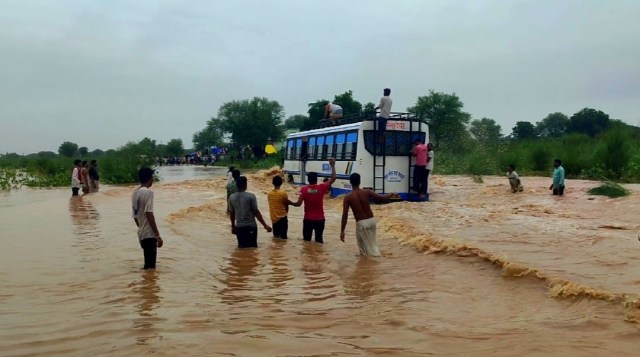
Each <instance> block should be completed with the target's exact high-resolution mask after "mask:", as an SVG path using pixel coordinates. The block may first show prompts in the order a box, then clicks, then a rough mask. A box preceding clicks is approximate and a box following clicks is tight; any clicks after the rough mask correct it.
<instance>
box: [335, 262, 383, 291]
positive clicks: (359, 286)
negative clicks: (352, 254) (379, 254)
mask: <svg viewBox="0 0 640 357" xmlns="http://www.w3.org/2000/svg"><path fill="white" fill-rule="evenodd" d="M357 259H358V261H357V262H356V265H355V268H354V269H353V271H352V272H350V273H347V274H346V276H345V277H344V292H345V293H346V294H347V295H350V296H353V297H354V298H357V299H360V300H366V299H368V298H370V297H371V296H373V295H375V294H376V293H377V292H378V290H379V286H378V274H379V272H378V266H379V265H380V259H377V258H370V257H358V258H357Z"/></svg>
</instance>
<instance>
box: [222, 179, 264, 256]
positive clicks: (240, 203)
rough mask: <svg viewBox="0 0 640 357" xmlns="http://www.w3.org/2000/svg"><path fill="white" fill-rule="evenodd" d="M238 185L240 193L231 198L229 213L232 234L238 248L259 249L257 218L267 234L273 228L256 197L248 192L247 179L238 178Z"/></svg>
mask: <svg viewBox="0 0 640 357" xmlns="http://www.w3.org/2000/svg"><path fill="white" fill-rule="evenodd" d="M236 185H237V186H238V192H236V193H234V194H233V195H231V197H229V209H228V211H229V218H230V219H231V234H235V235H236V238H237V239H238V248H257V247H258V225H257V224H256V218H257V219H258V221H260V224H262V226H263V227H264V229H265V230H266V231H267V232H271V227H269V225H267V223H266V222H265V221H264V218H262V213H260V210H259V209H258V200H257V199H256V195H254V194H253V193H250V192H247V178H246V177H244V176H240V177H238V178H237V179H236Z"/></svg>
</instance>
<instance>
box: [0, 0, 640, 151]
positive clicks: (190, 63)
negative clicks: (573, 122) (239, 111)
mask: <svg viewBox="0 0 640 357" xmlns="http://www.w3.org/2000/svg"><path fill="white" fill-rule="evenodd" d="M639 17H640V2H638V1H635V0H633V1H631V0H616V1H608V2H605V1H596V0H584V1H577V0H564V1H549V0H547V1H506V0H505V1H498V0H496V1H474V2H471V1H417V0H416V1H410V0H403V1H397V2H391V1H373V0H370V1H294V0H286V1H285V0H280V1H268V2H267V1H227V2H220V1H170V0H164V1H152V0H146V1H135V2H132V1H108V2H107V1H104V2H86V1H57V2H52V1H46V0H41V1H28V2H25V1H16V0H13V1H6V0H5V1H3V5H2V11H1V12H0V26H1V27H2V29H3V31H2V32H0V51H1V54H2V57H1V58H2V60H1V62H0V63H1V64H2V65H1V66H0V78H2V81H0V152H7V151H9V152H12V151H17V152H25V153H29V152H34V151H39V150H52V151H55V150H56V149H57V147H58V145H59V144H60V143H61V142H62V141H65V140H70V141H74V142H77V143H78V144H79V145H81V146H88V147H89V148H90V149H94V148H102V149H107V148H114V147H117V146H120V145H122V144H124V143H126V142H127V141H129V140H139V139H141V138H142V137H144V136H148V137H151V138H155V139H157V140H159V141H164V142H166V141H168V140H169V139H171V138H176V137H178V138H182V139H183V140H184V141H185V143H186V144H187V145H188V144H190V141H191V136H192V134H193V133H194V132H195V131H197V130H199V129H201V128H202V127H204V125H205V121H206V120H207V119H208V118H209V117H210V116H212V115H215V114H216V112H217V109H218V107H219V106H220V105H221V104H222V103H224V102H225V101H229V100H233V99H244V98H251V97H253V96H266V97H269V98H271V99H275V100H278V101H279V102H280V103H281V104H283V105H284V107H285V110H286V112H287V115H293V114H298V113H304V112H305V111H306V106H307V103H309V102H311V101H314V100H316V99H320V98H330V97H331V96H332V95H334V94H337V93H341V92H343V91H345V90H348V89H352V90H353V91H354V94H355V96H356V98H357V99H358V100H360V101H362V102H368V101H374V102H375V101H376V100H377V99H378V98H379V97H380V94H381V90H382V88H384V87H387V86H388V87H391V88H392V90H393V93H392V95H393V98H394V109H395V110H404V109H406V107H408V106H410V105H412V104H413V103H414V102H415V100H416V98H417V97H418V96H419V95H424V94H426V93H427V91H428V90H429V89H434V90H438V91H445V92H456V93H457V94H458V95H459V96H460V97H461V99H462V100H463V101H464V103H465V108H466V110H467V111H469V112H470V113H471V114H472V115H473V117H474V118H481V117H490V118H494V119H495V120H496V121H497V122H498V123H500V124H501V125H502V127H503V131H504V132H507V133H508V132H510V130H511V127H513V125H514V124H515V122H516V121H518V120H528V121H533V122H535V121H538V120H540V119H542V118H543V117H544V116H545V115H546V114H548V113H550V112H555V111H561V112H564V113H566V114H568V115H571V114H572V113H574V112H576V111H578V110H580V109H581V108H583V107H586V106H589V107H594V108H597V109H600V110H603V111H605V112H607V113H609V114H610V115H611V116H612V117H614V118H620V119H623V120H625V121H627V122H629V123H631V124H634V125H638V124H639V121H640V111H639V110H638V106H637V103H638V101H639V99H640V67H639V66H638V65H637V59H638V58H640V42H639V41H637V39H638V38H640V25H637V19H638V18H639Z"/></svg>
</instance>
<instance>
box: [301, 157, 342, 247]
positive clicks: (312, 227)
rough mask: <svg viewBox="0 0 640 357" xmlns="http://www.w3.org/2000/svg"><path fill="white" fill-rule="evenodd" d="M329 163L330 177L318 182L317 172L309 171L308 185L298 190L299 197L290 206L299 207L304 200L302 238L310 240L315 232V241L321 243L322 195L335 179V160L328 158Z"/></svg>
mask: <svg viewBox="0 0 640 357" xmlns="http://www.w3.org/2000/svg"><path fill="white" fill-rule="evenodd" d="M329 165H331V177H330V178H329V181H327V182H323V183H321V184H318V174H317V173H316V172H309V173H308V174H307V180H308V181H309V185H307V186H304V187H303V188H302V189H301V190H300V197H298V201H297V202H295V203H293V202H292V203H291V205H292V206H295V207H300V206H301V205H302V203H303V202H304V219H303V221H302V239H304V240H305V241H306V242H310V241H311V236H312V235H313V233H314V232H315V240H316V243H323V242H324V240H323V238H322V233H323V232H324V224H325V219H324V195H325V194H326V193H327V192H328V191H329V190H330V189H331V185H333V183H334V182H335V181H336V160H335V159H329Z"/></svg>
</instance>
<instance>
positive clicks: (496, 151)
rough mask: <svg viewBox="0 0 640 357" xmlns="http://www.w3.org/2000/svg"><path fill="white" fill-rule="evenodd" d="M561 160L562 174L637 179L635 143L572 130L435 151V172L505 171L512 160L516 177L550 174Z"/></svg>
mask: <svg viewBox="0 0 640 357" xmlns="http://www.w3.org/2000/svg"><path fill="white" fill-rule="evenodd" d="M556 158H558V159H561V160H562V166H563V167H564V169H565V173H566V176H567V178H580V179H591V180H604V179H607V180H613V181H617V182H640V143H639V142H638V140H636V139H635V138H633V137H632V136H630V135H626V134H625V133H620V132H611V133H606V134H604V135H602V136H601V137H597V138H590V137H588V136H586V135H580V134H571V135H566V136H564V137H562V138H559V139H550V138H549V139H535V140H523V141H508V140H505V141H502V142H498V143H493V144H490V145H480V144H477V143H472V144H471V145H470V149H469V150H467V151H466V152H464V153H459V152H458V153H450V152H446V151H438V150H437V149H436V151H435V173H438V174H459V175H504V173H505V172H506V170H507V165H509V164H514V165H515V166H516V171H518V173H519V174H520V175H527V176H550V175H551V172H552V171H553V166H552V162H553V160H554V159H556Z"/></svg>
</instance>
